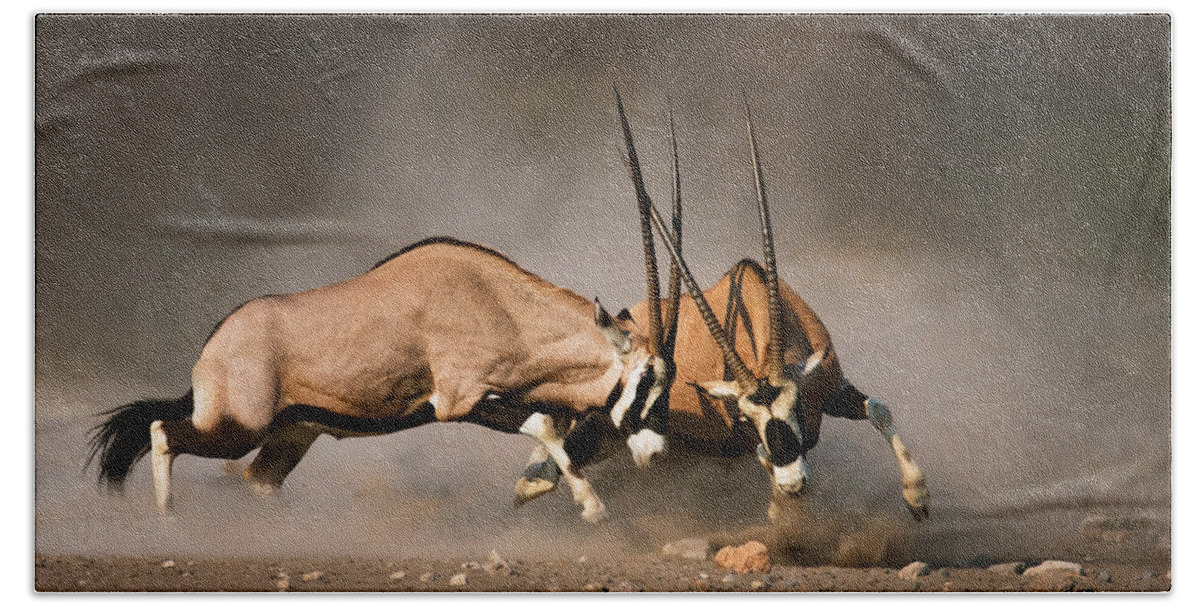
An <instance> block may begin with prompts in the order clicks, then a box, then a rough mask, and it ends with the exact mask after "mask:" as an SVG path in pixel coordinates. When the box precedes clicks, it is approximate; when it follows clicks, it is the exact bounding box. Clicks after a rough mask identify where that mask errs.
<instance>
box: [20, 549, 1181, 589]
mask: <svg viewBox="0 0 1200 608" xmlns="http://www.w3.org/2000/svg"><path fill="white" fill-rule="evenodd" d="M168 559H169V560H172V561H171V562H167V561H166V560H168ZM164 563H166V564H167V565H165V566H164ZM172 564H173V565H172ZM486 564H487V561H486V558H484V557H476V558H474V560H472V561H468V562H450V561H433V560H424V559H397V560H392V561H388V560H382V559H324V558H312V559H289V560H221V559H197V560H187V559H180V558H178V557H169V556H162V557H161V558H155V559H150V558H144V557H82V556H68V555H46V556H38V558H37V565H36V568H35V570H34V572H35V574H34V579H35V584H36V588H37V590H38V591H272V592H273V591H279V590H280V589H279V588H280V587H281V586H284V587H286V590H287V591H457V592H461V591H561V592H576V591H597V592H633V591H738V592H749V591H1139V592H1155V591H1168V590H1170V588H1171V575H1170V571H1167V570H1161V569H1153V568H1146V567H1141V566H1129V565H1123V564H1114V563H1087V564H1084V574H1083V576H1075V575H1070V574H1053V575H1045V576H1021V575H1017V574H998V573H994V572H989V571H988V570H987V569H985V568H952V567H951V568H936V565H935V569H934V570H932V571H931V572H930V574H928V575H925V576H921V577H919V578H917V579H916V580H903V579H901V578H900V577H899V575H898V572H899V571H898V570H897V569H894V568H838V567H825V566H821V567H800V566H786V565H776V566H774V567H773V568H772V570H771V571H770V573H768V574H732V573H730V572H729V571H726V570H722V569H721V568H718V567H717V566H716V565H715V564H714V563H712V562H711V561H704V562H701V561H698V560H687V559H684V558H676V557H664V556H657V555H642V556H633V557H629V558H626V559H622V560H613V561H606V560H600V559H585V560H584V561H579V560H568V561H519V560H517V561H512V562H511V564H512V567H513V573H512V574H504V573H502V572H493V571H489V570H488V568H487V566H486ZM314 572H319V573H321V574H320V576H319V577H313V576H312V575H311V573H314ZM398 572H403V573H404V576H403V577H402V578H392V575H393V574H394V573H398ZM306 574H309V575H310V576H309V577H308V578H311V579H312V580H307V581H306V580H304V578H305V575H306ZM458 574H465V575H466V582H465V584H464V585H452V584H451V578H452V577H454V576H455V575H458ZM281 581H286V583H285V584H281Z"/></svg>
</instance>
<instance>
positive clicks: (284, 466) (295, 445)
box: [242, 424, 321, 496]
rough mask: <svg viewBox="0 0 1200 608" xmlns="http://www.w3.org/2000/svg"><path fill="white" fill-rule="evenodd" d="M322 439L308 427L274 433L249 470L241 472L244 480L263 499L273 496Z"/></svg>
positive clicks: (284, 429) (292, 427) (301, 425)
mask: <svg viewBox="0 0 1200 608" xmlns="http://www.w3.org/2000/svg"><path fill="white" fill-rule="evenodd" d="M320 436H321V432H320V431H318V430H316V429H314V428H312V427H310V426H308V425H305V424H293V425H289V426H287V427H284V428H282V429H279V430H278V431H275V432H274V433H272V434H271V435H270V436H269V437H267V439H266V441H264V442H263V446H262V449H260V450H259V451H258V454H257V455H256V456H255V457H254V461H253V462H251V463H250V466H248V467H246V469H245V470H244V471H242V479H244V480H246V482H247V483H249V484H250V486H251V487H252V488H254V491H255V492H257V493H258V494H260V495H263V496H269V495H271V494H274V493H275V492H276V491H277V490H278V489H279V486H281V485H283V480H284V479H286V478H287V476H288V474H289V473H291V472H292V469H295V468H296V465H298V464H300V460H301V459H303V458H304V455H305V454H306V453H308V448H309V447H311V446H312V444H313V442H315V441H316V440H317V437H320Z"/></svg>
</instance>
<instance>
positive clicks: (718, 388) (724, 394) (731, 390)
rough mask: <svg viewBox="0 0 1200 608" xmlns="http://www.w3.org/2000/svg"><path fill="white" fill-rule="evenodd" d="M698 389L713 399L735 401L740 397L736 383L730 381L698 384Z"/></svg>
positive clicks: (712, 381) (739, 390)
mask: <svg viewBox="0 0 1200 608" xmlns="http://www.w3.org/2000/svg"><path fill="white" fill-rule="evenodd" d="M698 384H699V385H700V388H702V389H704V392H706V393H708V395H709V396H710V397H713V398H715V399H737V398H738V397H740V396H741V395H742V393H741V388H740V387H739V386H738V383H737V382H734V381H732V380H709V381H708V382H699V383H698Z"/></svg>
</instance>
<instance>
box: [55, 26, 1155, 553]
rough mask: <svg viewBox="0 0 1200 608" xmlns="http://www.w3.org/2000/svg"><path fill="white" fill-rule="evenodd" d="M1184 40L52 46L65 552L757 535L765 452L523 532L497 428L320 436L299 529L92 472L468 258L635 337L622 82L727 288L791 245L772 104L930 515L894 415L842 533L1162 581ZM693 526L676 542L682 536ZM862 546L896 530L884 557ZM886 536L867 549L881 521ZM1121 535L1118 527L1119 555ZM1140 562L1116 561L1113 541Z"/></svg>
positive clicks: (605, 543) (1146, 34) (602, 30)
mask: <svg viewBox="0 0 1200 608" xmlns="http://www.w3.org/2000/svg"><path fill="white" fill-rule="evenodd" d="M1170 28H1171V24H1170V20H1169V18H1168V17H1166V16H1161V15H1159V16H1136V15H1125V16H919V15H909V16H837V15H827V16H788V17H776V16H758V17H716V16H707V17H689V16H675V17H657V16H656V17H641V16H639V17H555V18H551V17H484V16H477V17H365V16H359V17H339V16H323V17H249V16H231V17H220V16H207V17H151V16H140V17H131V16H122V17H96V16H90V17H56V16H49V17H41V18H39V19H38V20H37V33H36V51H35V52H36V109H35V114H36V117H35V120H36V172H37V173H36V178H35V184H36V210H35V216H36V230H37V233H36V252H35V261H36V271H35V272H36V288H35V289H36V322H35V323H36V338H35V339H36V355H35V361H36V388H35V391H36V400H37V401H36V414H35V419H36V438H35V450H36V483H37V487H36V506H35V510H36V523H37V531H36V549H37V550H38V551H39V552H82V553H144V552H148V551H149V552H161V551H168V550H184V551H193V552H207V553H214V554H238V555H249V554H263V553H266V554H274V553H278V554H284V553H292V554H295V553H304V552H308V553H330V552H332V553H344V554H363V553H373V554H392V553H401V554H404V553H408V554H421V555H439V554H446V555H457V554H460V553H462V552H464V551H468V550H473V549H474V548H476V547H479V546H500V547H504V548H506V549H507V550H508V551H509V552H510V553H518V554H519V553H526V554H531V555H532V554H558V553H563V552H567V551H571V552H578V551H580V550H581V549H580V548H581V547H587V548H588V550H595V551H599V550H614V551H615V550H635V551H641V550H649V549H651V548H653V543H654V542H657V541H658V540H662V539H670V538H673V537H675V536H678V535H680V534H685V533H691V532H695V531H710V530H713V529H728V528H730V527H737V526H742V525H747V524H752V523H755V522H758V521H760V520H762V518H763V511H764V509H765V504H766V493H767V490H766V487H767V485H766V484H767V481H766V479H765V476H764V475H763V474H762V472H761V470H759V469H758V467H757V464H756V463H753V462H751V461H750V460H748V459H747V460H739V461H719V460H711V461H709V460H701V461H699V462H695V461H692V460H689V461H688V462H685V463H681V462H673V463H666V464H665V465H663V466H661V467H658V468H657V469H656V470H655V471H651V472H641V471H636V470H633V469H632V467H631V466H630V465H629V463H628V457H625V456H622V458H619V459H614V460H613V461H611V462H608V463H605V464H603V465H601V466H597V467H594V468H593V473H592V474H591V477H592V479H593V481H594V483H595V484H596V485H597V488H598V490H599V491H600V493H601V495H602V496H604V497H605V498H606V500H607V501H608V503H609V508H610V511H612V514H613V516H614V520H615V521H614V522H612V523H610V524H608V525H606V526H603V527H600V528H593V527H589V526H586V525H585V524H582V523H581V522H578V521H577V518H576V517H575V513H576V508H575V507H574V505H572V504H571V502H570V500H569V499H568V498H567V495H566V493H565V491H560V492H558V493H556V494H554V495H551V496H548V497H546V498H544V499H542V500H540V501H539V502H537V503H534V504H531V505H529V506H527V507H524V508H522V510H521V511H518V512H513V510H512V508H511V506H510V505H509V500H510V495H511V484H512V482H513V480H514V479H515V477H516V476H517V475H518V473H519V472H520V471H521V469H522V468H523V466H524V463H525V455H526V454H527V452H528V449H529V447H530V443H529V442H528V441H527V440H526V439H524V438H521V437H514V436H506V435H501V434H498V433H495V432H491V431H487V430H485V429H481V428H475V427H468V426H465V425H438V426H434V427H427V428H423V429H417V430H414V431H409V432H405V433H401V434H397V435H391V436H387V437H382V438H373V439H356V440H347V441H342V442H337V441H334V440H332V439H330V438H322V439H321V440H319V441H318V443H317V444H316V446H314V448H313V450H312V452H311V453H310V454H309V456H308V458H307V459H306V460H305V461H304V463H302V464H301V465H300V467H299V468H298V469H297V470H296V472H295V473H294V474H293V476H292V477H291V478H290V479H289V481H288V484H287V485H286V487H285V491H284V492H283V494H282V495H281V496H280V497H278V498H277V499H275V500H270V501H263V500H260V499H258V498H257V497H254V496H253V495H252V493H250V492H249V491H248V490H247V489H246V488H244V487H242V486H240V482H238V481H237V480H235V479H234V478H231V477H227V476H223V474H222V473H221V471H220V467H219V463H218V462H216V461H210V460H203V459H198V458H183V459H180V461H179V462H178V464H177V467H176V475H177V479H178V483H177V490H178V502H179V504H180V515H179V517H177V518H176V520H174V521H172V522H169V523H165V524H164V523H160V522H158V521H157V519H156V518H155V517H153V516H152V512H153V511H152V506H151V497H150V494H151V488H150V476H149V471H148V467H146V466H145V465H144V464H143V465H140V466H139V467H137V468H136V469H135V474H134V476H133V478H132V481H131V483H130V485H129V490H128V496H126V497H124V498H121V497H108V496H104V495H103V494H102V493H100V492H97V491H96V490H95V489H94V486H93V473H92V471H88V472H86V473H81V472H80V466H81V464H82V462H83V459H84V456H85V450H84V441H85V431H86V429H87V427H88V426H89V425H91V424H92V423H94V421H95V419H94V418H93V415H94V414H95V413H96V412H97V411H99V410H102V409H106V408H108V407H112V406H114V405H118V404H121V403H125V402H128V401H131V400H134V399H137V398H142V397H147V396H175V395H178V394H181V393H182V392H183V391H185V390H186V388H187V382H188V378H189V371H190V366H191V364H192V363H193V362H194V361H195V358H196V356H197V355H198V353H199V349H200V346H201V345H202V342H203V340H204V338H205V336H206V335H207V334H208V332H209V330H210V329H211V328H212V326H213V325H214V324H215V323H216V322H217V321H219V320H220V319H221V318H222V317H223V316H224V315H225V314H226V313H227V312H228V311H229V310H231V309H232V308H233V307H234V306H236V305H237V304H238V303H240V302H242V301H244V300H246V299H248V298H250V297H253V296H255V295H259V294H263V293H279V292H288V291H296V290H301V289H306V288H310V287H314V286H317V285H321V284H324V283H328V282H332V281H335V280H339V279H342V278H346V277H349V276H352V275H354V274H357V273H359V272H362V271H364V270H366V269H367V268H369V267H370V266H371V264H373V263H374V262H375V261H377V260H378V259H381V258H383V257H385V256H387V255H388V254H389V253H391V252H392V251H394V250H395V249H398V248H400V247H402V246H403V245H406V244H408V243H410V242H413V241H415V240H418V239H421V238H424V237H426V236H431V235H437V234H448V235H453V236H456V237H459V238H464V239H469V240H476V241H479V242H482V243H486V244H490V245H492V246H495V247H497V248H499V249H500V250H502V251H504V252H505V253H507V254H509V255H510V256H511V257H512V258H513V259H515V260H516V261H517V262H519V263H520V264H521V265H522V266H524V267H525V268H527V269H529V270H531V271H533V272H536V273H538V274H540V275H542V276H543V277H545V278H547V279H549V280H551V281H553V282H555V283H558V284H560V285H563V286H565V287H569V288H571V289H573V290H575V291H577V292H579V293H581V294H583V295H585V296H588V297H591V296H600V297H601V298H602V299H603V300H604V301H605V302H606V303H608V305H609V307H610V308H614V309H615V308H620V307H621V306H628V305H631V304H633V303H634V302H636V301H637V300H639V299H641V298H642V297H643V294H644V291H643V289H644V288H643V287H642V275H641V268H640V265H641V254H640V246H639V239H638V236H637V232H636V229H635V228H636V212H635V206H634V200H633V197H632V190H631V187H630V185H629V182H628V177H627V173H626V171H625V169H624V166H623V163H622V151H621V144H620V141H619V134H620V132H619V126H618V124H617V120H616V116H615V109H614V104H613V99H612V93H611V85H612V84H613V83H614V82H615V83H617V84H618V85H619V86H620V87H621V89H622V92H623V94H624V96H625V98H626V104H627V108H628V110H629V113H630V118H631V120H632V122H633V125H634V129H635V135H636V137H637V138H638V141H639V146H640V147H639V151H640V153H641V156H642V157H643V163H644V165H645V168H646V169H647V171H649V174H650V175H649V179H650V186H651V193H652V194H653V195H655V196H656V197H657V198H659V199H662V200H664V201H665V199H666V194H667V192H668V183H667V182H668V177H669V170H668V167H669V165H668V162H669V157H668V149H667V139H666V110H667V107H668V103H670V104H672V105H673V106H674V108H675V115H676V120H677V125H678V129H679V139H680V146H681V163H682V171H683V180H684V196H685V205H686V213H687V216H686V221H687V227H686V238H687V243H686V248H687V251H688V252H689V259H690V262H691V265H692V266H693V269H694V271H695V272H696V273H697V275H698V278H699V279H700V281H701V282H702V283H704V284H706V285H707V284H711V283H712V282H714V281H715V280H716V279H717V278H718V277H719V276H720V274H721V273H722V272H724V271H725V270H726V269H728V268H729V267H730V266H731V265H732V264H733V263H734V262H735V261H737V260H738V259H740V258H742V257H747V256H751V257H757V256H758V255H760V254H759V250H758V245H757V240H756V238H757V237H756V234H755V233H756V230H757V221H756V216H755V211H754V207H753V182H752V178H751V175H750V172H749V167H748V161H747V154H746V150H745V139H744V138H745V135H744V125H743V123H742V114H741V108H740V104H741V91H742V90H743V89H744V90H746V91H747V93H748V94H749V95H750V96H751V99H752V104H753V106H754V111H755V115H756V123H757V128H758V134H759V140H760V147H761V152H762V155H763V158H764V164H765V169H766V174H767V186H768V188H769V193H770V196H771V199H772V205H773V207H772V211H773V213H774V218H775V224H776V231H777V234H776V241H777V248H778V251H779V257H780V264H781V274H782V276H783V278H784V279H785V280H786V281H788V282H789V283H790V284H791V285H792V286H793V288H795V289H796V290H797V291H798V292H799V293H800V294H801V295H802V296H804V297H805V298H806V299H807V300H808V302H809V303H810V304H811V305H812V306H813V307H814V308H815V309H816V311H817V312H818V313H819V314H820V315H821V316H822V318H823V320H824V321H825V323H826V325H827V326H828V327H829V329H830V331H831V333H832V334H833V337H834V342H835V344H836V345H837V348H838V351H839V353H840V355H841V358H842V360H843V367H844V368H845V369H846V372H847V375H848V376H849V377H850V378H851V379H853V380H854V381H855V383H856V384H857V385H858V386H859V387H861V388H863V389H864V390H865V391H867V392H869V393H871V394H872V395H875V396H878V397H881V398H883V399H885V400H886V401H887V402H888V403H889V404H891V406H892V408H893V411H894V413H895V414H896V416H897V418H898V422H899V425H900V429H901V434H902V436H903V437H905V439H906V441H907V443H908V445H909V447H910V449H911V450H912V451H913V453H914V454H915V456H916V458H917V460H918V462H920V463H921V465H922V466H923V468H924V469H925V472H926V474H927V476H928V477H929V480H930V488H931V491H932V492H933V494H934V503H933V516H934V519H933V520H932V521H930V522H928V523H925V524H921V525H916V524H913V523H911V522H907V521H906V520H905V518H906V517H907V515H906V514H905V512H904V510H903V507H902V504H901V503H900V500H899V474H898V472H897V470H896V465H895V463H894V460H893V459H892V458H891V455H890V453H889V451H888V450H887V448H886V446H885V445H884V444H883V442H882V441H881V440H880V439H879V437H878V435H877V434H876V433H875V431H874V430H873V429H871V428H870V426H869V425H867V424H866V423H852V422H847V421H841V420H830V421H827V422H826V426H825V430H824V432H823V433H822V439H821V444H820V445H819V446H818V447H817V448H816V449H815V450H814V451H813V452H812V454H811V455H810V457H811V465H812V466H813V469H814V473H815V475H816V481H815V483H816V486H817V489H816V490H815V491H814V493H813V495H812V496H811V498H810V504H811V505H812V507H813V510H814V512H815V513H816V514H818V516H819V517H823V518H826V519H828V520H829V521H835V522H837V524H836V525H838V526H841V527H842V529H843V530H846V529H853V528H855V527H856V526H857V527H859V528H863V529H866V527H864V526H861V525H860V524H861V523H862V522H875V523H873V524H872V526H875V524H877V523H879V522H882V525H881V526H876V527H878V530H879V531H878V534H879V535H881V536H886V537H887V538H888V539H889V540H888V542H889V543H891V544H893V545H895V546H897V547H899V549H898V551H899V552H900V553H904V554H905V555H907V554H909V553H911V554H914V555H918V554H919V555H921V556H933V557H938V558H941V559H972V558H974V557H976V556H979V555H988V556H1014V557H1024V556H1030V555H1036V554H1038V553H1039V552H1045V551H1047V550H1055V551H1057V552H1058V553H1057V554H1056V555H1060V556H1061V555H1064V554H1071V555H1089V554H1090V555H1096V554H1097V553H1098V552H1099V553H1103V552H1105V551H1110V552H1115V553H1118V554H1123V555H1126V556H1129V555H1130V554H1139V555H1145V556H1155V557H1161V556H1162V555H1165V554H1166V553H1168V552H1169V551H1170V541H1169V526H1170V520H1169V517H1170V492H1171V481H1170V479H1171V478H1170V455H1171V453H1170V420H1171V410H1170V397H1171V394H1170V386H1171V383H1170V373H1171V360H1170V348H1171V344H1170V260H1169V255H1170V162H1171V156H1170V150H1171V90H1170V86H1171V83H1170V34H1171V32H1170ZM668 522H669V523H670V524H671V525H666V524H667V523H668ZM867 527H870V526H867ZM871 529H875V527H872V528H871ZM1114 531H1115V532H1114ZM1110 532H1111V533H1110Z"/></svg>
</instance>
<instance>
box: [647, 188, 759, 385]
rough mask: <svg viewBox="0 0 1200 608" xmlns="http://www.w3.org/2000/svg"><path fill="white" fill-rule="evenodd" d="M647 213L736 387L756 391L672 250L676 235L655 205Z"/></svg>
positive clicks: (755, 380) (754, 380)
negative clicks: (715, 343)
mask: <svg viewBox="0 0 1200 608" xmlns="http://www.w3.org/2000/svg"><path fill="white" fill-rule="evenodd" d="M650 214H651V215H650V217H651V218H652V219H653V220H654V227H655V228H657V229H658V235H659V236H660V237H662V240H663V242H664V243H666V244H667V251H669V252H670V253H671V259H672V260H674V262H675V264H677V265H678V266H679V270H680V271H681V276H682V278H683V284H684V285H686V286H687V290H688V294H689V295H691V296H692V300H694V301H695V302H696V308H697V309H699V310H700V316H701V317H702V318H703V319H704V325H705V326H707V327H708V333H710V334H712V337H713V339H714V340H716V341H717V346H720V347H721V354H722V355H723V356H724V357H725V365H727V366H728V367H729V369H730V371H732V372H733V377H734V379H735V380H737V383H738V386H739V387H741V389H742V390H743V391H745V392H750V391H754V390H757V388H758V378H756V377H755V376H754V373H753V372H751V371H750V368H748V367H746V363H745V362H744V361H742V358H741V357H740V356H738V354H737V351H735V350H733V342H731V341H730V339H729V335H728V334H726V333H725V330H724V329H723V328H722V327H721V323H720V322H719V321H717V315H716V314H714V313H713V311H712V307H710V306H709V305H708V300H707V299H706V298H705V297H704V293H703V292H701V291H700V286H699V285H697V284H696V279H695V278H693V277H692V273H691V271H689V270H688V267H687V264H686V263H684V261H683V257H682V256H681V255H680V253H679V250H678V248H676V247H675V243H676V237H675V235H674V234H672V233H671V231H670V229H668V228H667V227H666V226H664V225H663V221H662V217H661V216H659V214H658V209H657V208H656V207H654V205H651V206H650Z"/></svg>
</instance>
